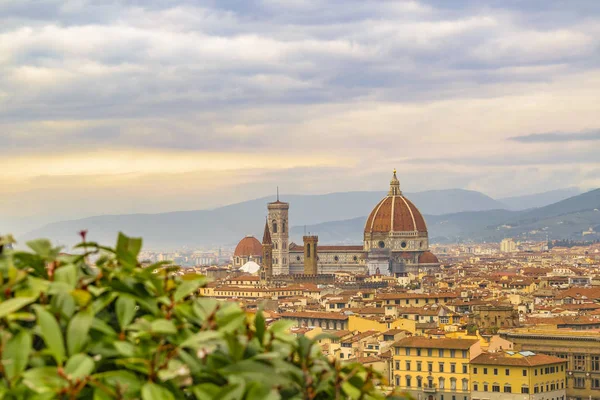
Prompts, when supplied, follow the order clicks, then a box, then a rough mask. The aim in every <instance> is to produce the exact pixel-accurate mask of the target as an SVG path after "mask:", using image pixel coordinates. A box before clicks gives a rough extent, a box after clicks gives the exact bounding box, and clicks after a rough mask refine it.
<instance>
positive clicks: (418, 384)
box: [417, 376, 423, 388]
mask: <svg viewBox="0 0 600 400" xmlns="http://www.w3.org/2000/svg"><path fill="white" fill-rule="evenodd" d="M417 387H418V388H422V387H423V378H421V377H420V376H417Z"/></svg>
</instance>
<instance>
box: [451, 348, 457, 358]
mask: <svg viewBox="0 0 600 400" xmlns="http://www.w3.org/2000/svg"><path fill="white" fill-rule="evenodd" d="M450 357H452V358H454V357H456V350H450Z"/></svg>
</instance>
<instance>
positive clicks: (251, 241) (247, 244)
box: [233, 236, 262, 257]
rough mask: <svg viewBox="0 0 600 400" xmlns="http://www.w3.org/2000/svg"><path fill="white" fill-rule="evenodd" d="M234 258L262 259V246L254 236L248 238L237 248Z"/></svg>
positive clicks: (241, 241)
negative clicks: (250, 257)
mask: <svg viewBox="0 0 600 400" xmlns="http://www.w3.org/2000/svg"><path fill="white" fill-rule="evenodd" d="M233 256H234V257H249V256H252V257H260V256H262V245H261V244H260V242H259V241H258V239H257V238H255V237H254V236H246V237H245V238H243V239H242V240H240V242H239V243H238V245H237V246H236V247H235V251H234V252H233Z"/></svg>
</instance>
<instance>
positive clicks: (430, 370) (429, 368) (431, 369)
mask: <svg viewBox="0 0 600 400" xmlns="http://www.w3.org/2000/svg"><path fill="white" fill-rule="evenodd" d="M427 372H433V363H432V362H428V363H427Z"/></svg>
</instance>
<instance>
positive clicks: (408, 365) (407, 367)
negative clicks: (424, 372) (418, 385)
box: [406, 361, 410, 386]
mask: <svg viewBox="0 0 600 400" xmlns="http://www.w3.org/2000/svg"><path fill="white" fill-rule="evenodd" d="M406 370H407V371H410V361H407V362H406ZM408 386H410V385H408Z"/></svg>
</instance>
